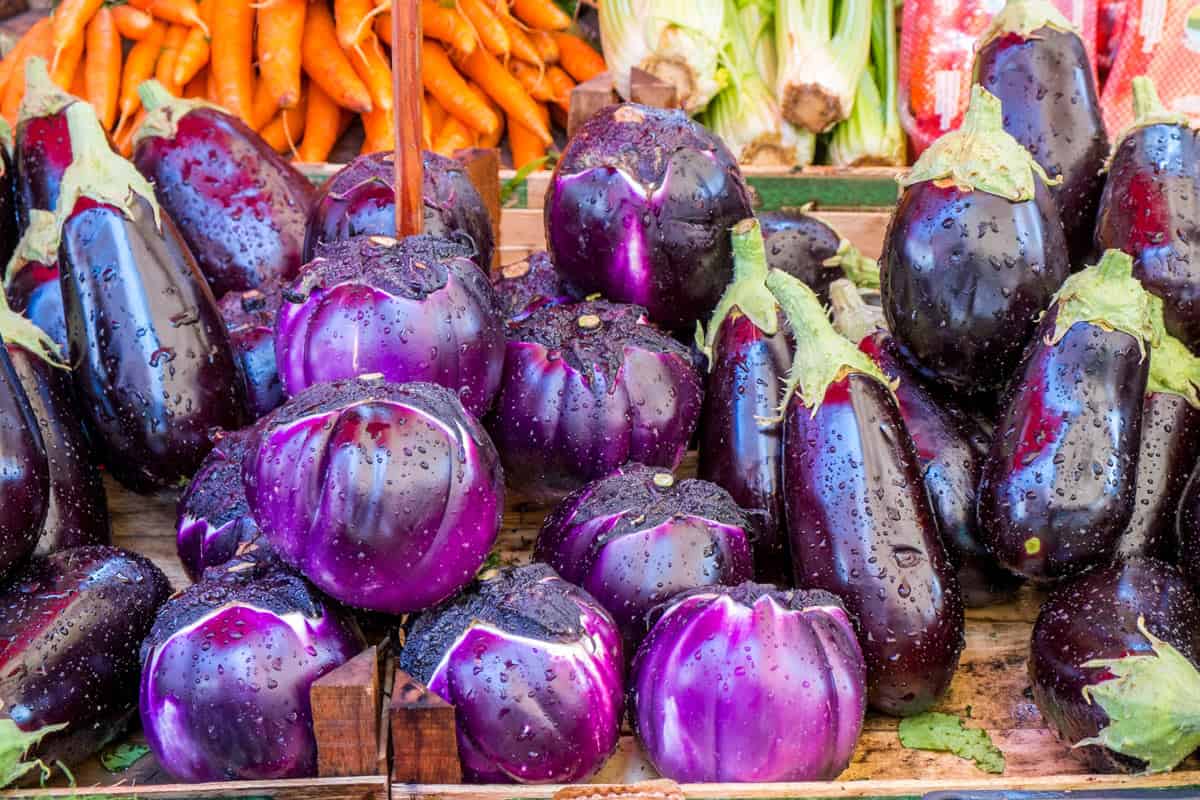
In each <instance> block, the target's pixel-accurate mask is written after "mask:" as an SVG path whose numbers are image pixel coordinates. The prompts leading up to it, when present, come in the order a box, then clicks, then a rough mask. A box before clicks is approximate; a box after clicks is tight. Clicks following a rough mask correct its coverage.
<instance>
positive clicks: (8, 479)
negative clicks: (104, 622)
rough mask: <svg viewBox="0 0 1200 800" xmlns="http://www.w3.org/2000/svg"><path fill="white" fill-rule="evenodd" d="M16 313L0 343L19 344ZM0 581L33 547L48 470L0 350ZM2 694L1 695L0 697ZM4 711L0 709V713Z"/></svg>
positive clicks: (46, 498) (3, 327)
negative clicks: (8, 341) (11, 342)
mask: <svg viewBox="0 0 1200 800" xmlns="http://www.w3.org/2000/svg"><path fill="white" fill-rule="evenodd" d="M21 322H23V320H21V319H20V318H19V317H17V316H16V315H15V314H11V313H6V314H4V315H3V316H0V341H5V342H6V341H7V340H8V339H10V338H11V339H12V340H13V341H14V343H16V342H19V341H21V340H22V333H23V332H24V331H26V330H27V327H25V326H23V325H21V324H20V323H21ZM26 324H27V323H26ZM0 351H2V352H0V465H2V468H0V582H2V581H3V579H4V578H5V577H7V576H9V575H11V574H12V573H13V571H14V570H16V569H17V568H18V567H19V566H20V565H21V563H22V562H23V561H24V560H25V559H26V558H27V557H29V556H30V555H31V554H32V553H33V551H34V548H35V547H36V546H37V544H38V536H39V535H40V533H41V530H42V524H43V523H44V522H45V520H46V510H47V508H48V506H49V504H50V465H49V463H48V461H47V458H46V446H45V444H43V442H42V435H41V433H40V431H39V429H38V421H37V418H36V417H35V416H34V414H33V408H32V407H31V405H30V401H29V398H28V397H26V395H25V390H24V389H23V388H22V387H21V380H20V378H19V376H18V374H17V371H16V369H15V368H14V366H13V361H12V359H11V358H10V357H9V353H8V347H7V346H5V347H3V348H0ZM3 697H4V695H3V694H0V698H3ZM2 709H3V706H2V705H0V710H2Z"/></svg>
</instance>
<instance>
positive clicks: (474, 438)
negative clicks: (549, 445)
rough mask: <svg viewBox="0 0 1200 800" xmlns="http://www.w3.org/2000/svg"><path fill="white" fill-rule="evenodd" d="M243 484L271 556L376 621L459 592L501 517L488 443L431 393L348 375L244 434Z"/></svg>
mask: <svg viewBox="0 0 1200 800" xmlns="http://www.w3.org/2000/svg"><path fill="white" fill-rule="evenodd" d="M242 479H243V482H244V484H245V488H246V499H247V502H248V503H249V506H250V513H251V515H252V516H253V517H254V519H255V520H257V521H258V525H259V527H260V528H261V529H262V531H263V533H264V534H265V535H266V537H267V541H268V542H269V543H270V544H271V546H272V547H273V548H274V549H275V550H276V551H277V553H278V555H279V557H280V558H282V559H283V560H284V561H285V562H286V563H288V564H290V565H291V566H292V567H294V568H296V569H298V570H299V571H300V572H301V573H302V574H303V575H304V576H305V577H307V578H308V579H309V580H310V581H312V582H313V583H314V584H316V586H317V588H319V589H321V590H322V591H324V592H325V593H327V594H329V595H330V596H331V597H333V598H335V599H337V600H340V601H341V602H343V603H345V604H347V605H350V606H354V607H356V608H363V609H367V610H370V611H380V612H383V613H387V614H402V613H409V612H413V611H423V610H425V609H427V608H431V607H432V606H434V605H436V604H437V603H440V602H442V601H443V600H445V599H447V598H448V597H450V596H451V595H453V594H454V593H455V592H457V591H458V590H459V589H461V588H463V587H464V586H466V585H467V583H468V582H470V580H471V579H472V578H473V577H474V576H475V573H476V572H477V571H478V570H479V567H480V566H481V565H482V564H483V561H484V558H486V557H487V554H488V551H489V550H490V549H491V547H492V544H493V543H494V542H495V541H496V535H497V533H498V532H499V530H500V519H501V515H502V513H503V511H504V474H503V471H502V470H501V468H500V459H499V457H498V456H497V455H496V449H495V448H494V447H493V446H492V442H491V440H490V439H489V438H488V436H487V434H486V433H485V432H484V430H483V427H482V426H481V425H480V424H479V423H478V422H476V421H475V418H474V417H472V416H471V415H470V414H468V413H467V412H466V411H464V410H463V407H462V404H461V403H460V402H459V401H458V397H457V396H456V395H455V394H454V393H453V392H451V391H450V390H449V389H446V388H444V387H441V386H437V385H435V384H431V383H408V384H403V385H399V384H394V383H386V382H384V381H383V380H380V379H371V378H356V379H353V380H346V381H335V382H333V383H324V384H318V385H316V386H314V387H312V388H310V389H308V390H306V391H304V392H302V393H301V394H299V395H297V396H296V397H293V398H292V399H291V400H289V401H288V402H287V403H284V404H283V405H282V406H280V407H279V408H278V409H276V410H275V411H274V412H272V413H271V414H270V415H269V416H267V417H265V418H263V419H262V420H261V421H260V422H259V424H258V425H257V426H256V427H255V439H254V441H253V442H252V443H251V445H250V446H249V447H248V449H247V452H246V457H245V460H244V461H243V463H242Z"/></svg>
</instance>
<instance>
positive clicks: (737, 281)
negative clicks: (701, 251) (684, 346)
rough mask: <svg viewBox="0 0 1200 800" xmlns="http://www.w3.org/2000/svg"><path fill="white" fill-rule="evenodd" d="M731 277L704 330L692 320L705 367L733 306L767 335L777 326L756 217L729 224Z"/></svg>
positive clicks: (712, 360) (712, 363)
mask: <svg viewBox="0 0 1200 800" xmlns="http://www.w3.org/2000/svg"><path fill="white" fill-rule="evenodd" d="M732 240H733V280H732V281H731V282H730V284H729V285H728V286H727V287H725V293H724V294H722V295H721V299H720V300H719V301H717V307H716V308H715V309H714V310H713V315H712V319H710V320H709V323H708V330H707V332H706V331H705V330H704V328H703V327H702V326H701V325H700V323H696V344H697V346H698V347H699V348H700V350H701V351H702V352H703V353H704V354H705V355H706V356H707V357H708V368H709V369H710V370H711V369H713V367H714V366H715V364H716V359H715V358H714V357H713V356H714V353H713V348H714V346H715V345H716V340H717V333H718V332H719V331H720V329H721V325H722V324H723V323H724V322H725V319H726V318H727V317H729V316H730V315H731V314H733V312H734V311H735V310H737V311H740V312H741V313H742V314H744V315H745V316H746V317H748V318H749V319H750V322H751V323H753V324H754V327H756V328H758V329H759V330H760V331H762V332H763V333H764V334H765V335H767V336H774V335H775V334H776V333H777V332H778V330H779V311H778V308H777V307H776V304H775V297H774V296H773V295H772V294H771V292H770V291H768V290H767V284H766V280H767V271H768V270H767V250H766V245H765V244H764V243H763V236H762V228H761V227H760V225H759V223H758V220H757V219H755V218H754V217H749V218H747V219H744V220H742V221H741V222H739V223H738V224H737V225H735V226H733V232H732Z"/></svg>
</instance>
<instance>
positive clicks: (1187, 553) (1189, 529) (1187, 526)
mask: <svg viewBox="0 0 1200 800" xmlns="http://www.w3.org/2000/svg"><path fill="white" fill-rule="evenodd" d="M1175 533H1176V539H1177V540H1178V543H1179V567H1180V569H1182V570H1183V574H1184V575H1186V576H1187V579H1188V580H1189V581H1190V582H1191V584H1192V586H1197V587H1200V461H1198V462H1197V463H1196V467H1195V468H1194V469H1193V470H1192V474H1191V476H1190V477H1189V478H1188V482H1187V485H1186V486H1185V487H1184V489H1183V497H1181V498H1179V508H1178V510H1177V515H1176V518H1175Z"/></svg>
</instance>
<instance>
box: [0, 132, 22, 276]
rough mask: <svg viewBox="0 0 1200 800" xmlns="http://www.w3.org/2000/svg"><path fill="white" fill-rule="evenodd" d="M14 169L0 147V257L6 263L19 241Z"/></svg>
mask: <svg viewBox="0 0 1200 800" xmlns="http://www.w3.org/2000/svg"><path fill="white" fill-rule="evenodd" d="M16 184H17V178H16V169H15V168H14V167H13V162H12V159H11V158H9V155H8V153H7V152H6V151H5V149H4V148H3V147H0V258H3V259H4V263H5V264H7V263H8V260H9V259H10V258H12V254H13V251H14V250H16V249H17V242H18V241H20V238H21V233H20V227H19V225H18V223H17V196H16Z"/></svg>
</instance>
